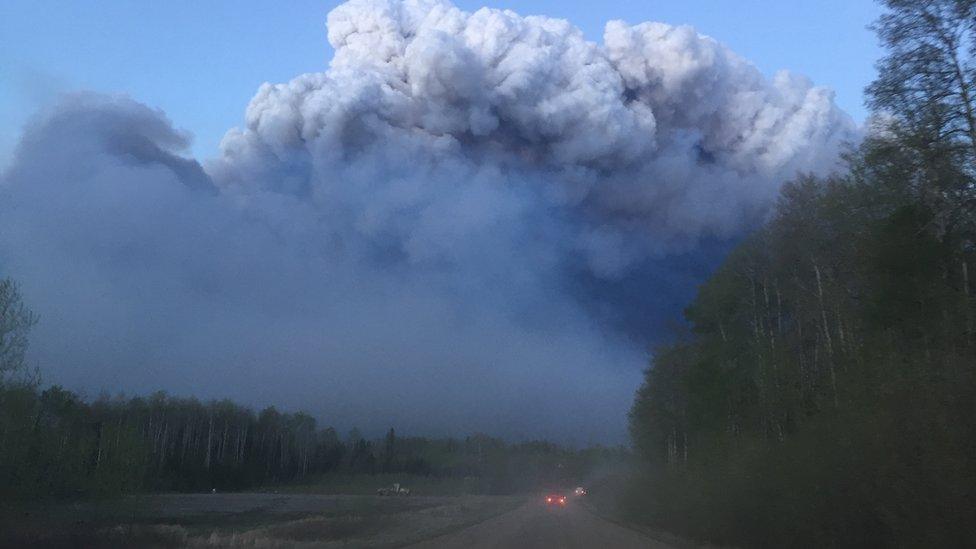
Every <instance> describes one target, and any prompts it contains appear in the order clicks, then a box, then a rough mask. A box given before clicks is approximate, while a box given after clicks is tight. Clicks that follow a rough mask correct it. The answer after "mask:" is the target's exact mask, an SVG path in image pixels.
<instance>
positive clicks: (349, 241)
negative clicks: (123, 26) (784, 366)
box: [0, 0, 858, 443]
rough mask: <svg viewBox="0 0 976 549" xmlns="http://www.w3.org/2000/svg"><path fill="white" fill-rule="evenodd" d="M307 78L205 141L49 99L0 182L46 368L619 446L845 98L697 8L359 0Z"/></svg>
mask: <svg viewBox="0 0 976 549" xmlns="http://www.w3.org/2000/svg"><path fill="white" fill-rule="evenodd" d="M328 37H329V42H330V43H331V45H332V46H333V48H334V49H335V56H334V58H333V59H332V61H331V63H330V66H329V67H328V69H327V70H325V71H324V72H322V73H314V74H305V75H300V76H298V77H296V78H295V79H294V80H292V81H291V82H288V83H284V84H265V85H263V86H261V88H260V89H259V90H258V91H257V94H256V95H255V97H254V98H253V99H252V101H251V103H250V104H249V105H248V106H247V110H246V113H245V119H244V125H243V126H242V127H241V128H235V129H232V130H230V131H229V132H228V133H227V134H226V136H225V137H224V139H223V142H222V143H221V154H220V156H219V157H218V158H214V159H209V160H207V161H205V162H202V163H201V162H198V161H197V160H194V159H192V158H188V157H186V156H185V151H186V150H187V147H188V143H189V137H188V135H187V134H185V133H183V132H181V131H179V130H177V129H174V128H173V127H172V125H171V124H170V122H169V121H168V120H167V119H166V117H165V115H164V114H163V113H161V112H159V111H155V110H153V109H151V108H149V107H146V106H144V105H141V104H139V103H138V102H136V101H134V100H132V99H129V98H126V97H119V96H105V95H99V94H92V93H82V94H74V95H70V96H66V97H64V98H63V99H62V100H61V101H60V102H59V103H58V104H57V105H55V106H53V107H51V108H49V109H47V110H45V111H44V112H42V113H40V114H38V116H37V117H36V118H35V119H34V120H33V122H32V123H31V124H30V125H29V126H28V127H27V128H26V130H25V132H24V134H23V136H22V138H21V142H20V145H19V147H18V149H17V150H16V152H15V155H14V158H13V160H12V162H11V164H10V165H9V166H8V168H7V169H6V170H5V171H4V172H3V174H2V176H0V177H2V179H0V274H6V275H11V276H13V277H15V278H16V279H18V281H19V282H20V283H21V285H22V287H23V290H24V293H25V296H26V297H27V300H28V302H29V303H30V304H31V306H32V307H33V308H34V309H35V310H36V311H37V312H38V313H39V314H40V316H41V324H40V325H39V326H38V327H37V329H36V331H35V333H34V336H33V347H32V349H33V351H32V357H33V359H34V361H35V362H36V363H37V364H38V365H39V366H40V367H41V368H42V370H43V372H44V374H45V379H46V381H50V382H57V383H63V384H65V385H67V386H68V387H71V388H84V389H88V390H89V391H91V392H97V391H98V390H100V389H101V388H106V389H109V390H112V391H115V390H119V389H123V390H125V391H127V392H146V391H151V390H156V389H166V390H169V391H172V392H175V393H178V394H193V395H197V396H201V397H205V398H209V397H230V398H235V399H240V400H242V401H244V402H248V403H252V404H255V405H265V404H275V405H278V406H284V407H287V408H304V409H306V410H308V411H310V412H312V413H314V414H315V415H317V416H318V417H319V418H320V419H321V420H322V421H324V422H326V423H329V424H335V425H336V426H338V427H340V428H349V427H352V426H354V425H356V426H359V427H360V428H362V429H364V430H367V431H371V432H372V431H377V430H379V429H383V428H386V427H389V426H391V425H392V426H395V427H396V428H397V429H402V430H404V431H405V432H411V433H420V434H445V433H450V434H460V433H467V432H472V431H485V432H489V433H492V434H499V435H506V436H510V437H536V436H544V437H550V438H553V439H556V440H561V441H571V442H577V443H588V442H621V441H623V440H624V438H625V433H626V424H625V417H626V410H627V409H628V407H629V406H630V403H631V400H632V394H633V391H634V390H635V388H636V387H637V384H638V383H639V381H640V377H641V376H640V374H641V370H642V369H643V368H644V367H645V365H646V363H647V357H648V354H647V353H648V351H647V345H648V343H649V342H652V341H654V340H656V339H659V338H660V337H662V336H663V335H664V333H663V332H662V331H661V330H662V325H663V323H664V321H665V320H666V319H669V318H674V317H676V316H677V315H678V314H679V313H680V306H681V304H682V303H683V298H684V296H687V295H690V291H691V290H692V289H693V286H694V284H695V283H696V282H697V281H698V280H700V279H701V278H702V277H703V275H704V274H705V273H706V272H707V269H708V267H709V266H710V265H712V264H714V262H715V261H717V259H718V258H717V257H716V251H717V250H721V249H722V247H723V244H722V243H723V242H728V241H730V240H734V239H735V238H736V237H737V236H739V235H741V234H742V233H743V231H744V230H746V229H748V228H749V227H750V226H753V225H754V224H756V223H757V222H758V221H759V220H761V219H762V217H763V215H764V214H765V212H766V211H767V209H768V208H769V206H770V204H771V202H772V200H773V199H774V198H775V196H776V193H777V191H778V188H779V186H780V185H781V183H782V182H783V181H784V180H786V179H789V178H790V177H792V176H793V175H795V174H796V173H797V172H798V171H806V172H815V173H824V172H827V171H830V170H832V169H833V168H834V167H835V166H836V163H837V158H838V154H839V153H840V151H841V149H842V147H843V146H844V144H845V143H847V142H851V141H855V140H856V139H857V138H858V129H857V128H856V127H855V125H854V124H853V122H852V121H851V119H850V118H849V117H848V116H847V115H846V114H845V113H844V112H842V111H840V110H839V109H838V108H837V107H836V106H835V105H834V103H833V97H832V93H831V92H830V91H829V90H828V89H825V88H822V87H817V86H814V85H813V84H812V83H811V82H809V81H808V80H807V79H805V78H803V77H801V76H797V75H793V74H790V73H787V72H783V73H780V74H778V75H776V76H775V77H774V78H773V79H771V80H770V79H767V78H765V77H764V76H763V75H762V74H761V73H760V72H759V71H758V70H757V69H756V68H755V67H754V66H753V65H751V64H750V63H749V62H747V61H745V60H743V59H741V58H739V57H738V56H736V55H735V54H734V53H732V52H731V51H729V50H728V49H727V48H725V47H724V46H722V45H721V44H720V43H718V42H716V41H715V40H713V39H711V38H708V37H703V36H701V35H698V34H697V33H696V32H695V31H694V30H693V29H691V28H689V27H672V26H668V25H665V24H661V23H642V24H639V25H636V26H630V25H628V24H626V23H624V22H621V21H611V22H610V23H608V24H607V26H606V31H605V36H604V40H603V44H596V43H592V42H588V41H586V40H585V39H584V38H583V36H582V33H581V32H580V31H579V30H578V29H576V28H575V27H573V26H572V25H571V24H570V23H569V22H566V21H563V20H557V19H548V18H545V17H521V16H519V15H518V14H515V13H513V12H510V11H500V10H494V9H487V8H485V9H481V10H478V11H477V12H475V13H466V12H463V11H461V10H459V9H458V8H456V7H454V6H453V5H452V4H450V3H448V2H443V1H425V0H406V1H402V2H401V1H393V0H388V1H381V0H352V1H350V2H348V3H346V4H343V5H341V6H339V7H337V8H336V9H335V10H333V11H332V12H331V13H330V14H329V15H328Z"/></svg>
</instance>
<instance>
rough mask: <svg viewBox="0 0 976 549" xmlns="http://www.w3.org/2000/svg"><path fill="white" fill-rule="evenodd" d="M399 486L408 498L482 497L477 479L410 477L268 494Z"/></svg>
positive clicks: (335, 481) (363, 478)
mask: <svg viewBox="0 0 976 549" xmlns="http://www.w3.org/2000/svg"><path fill="white" fill-rule="evenodd" d="M395 482H399V483H400V485H401V486H403V487H405V488H409V489H410V494H411V496H464V495H478V494H483V493H484V491H483V490H482V486H481V484H482V481H481V479H478V478H474V477H469V478H436V477H431V476H413V475H396V474H389V475H383V474H380V475H328V476H324V477H321V478H319V479H315V480H312V481H310V482H305V483H302V484H297V485H286V486H279V487H275V488H272V489H270V490H268V491H277V492H279V493H290V494H346V495H376V490H378V489H379V488H384V487H389V486H392V485H393V483H395Z"/></svg>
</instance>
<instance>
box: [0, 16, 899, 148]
mask: <svg viewBox="0 0 976 549" xmlns="http://www.w3.org/2000/svg"><path fill="white" fill-rule="evenodd" d="M455 3H456V4H457V5H459V6H460V7H462V8H463V9H465V10H468V11H473V10H475V9H477V8H479V7H481V6H484V5H487V6H490V7H496V8H508V9H513V10H515V11H517V12H519V13H521V14H525V15H528V14H543V15H549V16H553V17H562V18H566V19H569V20H570V21H572V22H573V23H574V24H575V25H576V26H578V27H580V28H581V29H583V32H584V33H585V34H586V35H587V37H588V38H589V39H591V40H594V41H601V40H602V34H603V25H604V23H605V22H606V21H608V20H610V19H623V20H625V21H627V22H630V23H637V22H640V21H647V20H657V21H663V22H667V23H673V24H690V25H692V26H694V27H696V28H697V29H698V30H699V32H702V33H704V34H707V35H710V36H712V37H714V38H716V39H718V40H719V41H721V42H724V43H725V44H728V45H729V46H730V47H731V48H732V49H733V50H735V51H736V52H738V53H739V54H740V55H742V56H743V57H745V58H747V59H749V60H751V61H752V62H754V63H755V64H756V65H757V66H758V67H759V68H760V69H761V70H762V71H763V72H764V73H766V74H772V73H774V72H775V71H777V70H779V69H790V70H793V71H795V72H798V73H802V74H806V75H807V76H809V77H811V78H812V79H813V80H814V81H815V82H816V83H818V84H823V85H827V86H830V87H832V88H833V89H835V90H836V91H837V102H838V104H839V105H840V106H841V107H842V108H844V109H845V110H847V111H848V112H849V113H851V114H852V115H853V116H854V118H855V119H857V120H859V121H860V120H863V118H864V116H865V114H866V113H865V110H864V107H863V100H862V90H863V88H864V86H865V85H866V84H868V83H869V82H870V81H871V79H872V78H873V75H874V69H873V63H874V60H875V59H876V58H877V57H878V56H879V53H880V52H879V50H878V48H877V45H876V40H875V38H874V35H873V34H872V33H871V32H870V31H869V30H867V29H866V28H865V27H866V26H867V25H868V24H869V23H870V22H871V21H873V20H874V19H875V17H877V15H878V13H879V12H880V10H879V8H878V7H877V6H876V5H875V3H874V2H873V1H872V0H817V1H816V2H812V1H803V2H784V1H782V0H739V1H736V2H732V1H728V0H722V1H719V0H651V1H647V0H644V1H638V0H603V1H601V2H596V3H594V2H586V1H581V0H558V1H557V0H488V1H485V0H457V1H456V2H455ZM337 4H338V2H336V1H324V0H289V1H287V2H267V1H263V2H261V1H257V0H236V1H229V0H221V1H216V0H213V1H204V2H199V1H189V0H171V1H167V2H148V1H143V2H136V1H132V0H101V1H99V2H76V1H75V2H73V1H55V0H4V2H2V5H0V127H2V128H3V131H2V132H0V166H3V165H6V163H7V161H8V160H9V158H10V154H11V151H12V149H13V147H14V145H15V143H16V140H17V138H18V136H19V134H20V128H21V127H22V126H23V124H24V123H25V121H26V120H27V119H28V118H29V116H30V115H31V114H32V113H33V112H34V111H36V110H37V109H38V108H39V107H41V106H43V105H44V104H46V103H48V102H50V101H52V100H53V99H54V98H55V97H56V96H57V94H58V93H61V92H64V91H72V90H80V89H86V90H96V91H101V92H109V93H126V94H128V95H130V96H132V97H133V98H135V99H137V100H139V101H141V102H143V103H146V104H148V105H150V106H152V107H155V108H159V109H162V110H163V111H165V112H166V114H167V115H168V116H169V118H170V119H171V120H173V122H174V123H175V124H176V126H178V127H180V128H182V129H185V130H189V131H190V132H191V133H192V134H194V136H195V140H194V146H193V152H194V154H195V155H196V156H198V157H209V156H213V155H214V154H215V153H216V151H217V144H218V143H219V141H220V138H221V136H222V135H223V134H224V132H226V131H227V130H228V129H229V128H231V127H233V126H236V125H239V124H240V123H241V121H242V119H243V112H244V108H245V106H246V105H247V102H248V100H249V99H250V98H251V96H252V95H253V94H254V92H255V90H256V89H257V87H258V86H259V85H260V84H261V83H262V82H266V81H268V82H282V81H287V80H289V79H291V78H292V77H294V76H295V75H297V74H300V73H303V72H312V71H321V70H323V69H324V68H325V67H326V64H327V63H328V60H329V59H330V58H331V56H332V50H331V48H330V47H329V45H328V43H327V41H326V37H325V33H326V31H325V16H326V14H327V13H328V11H329V10H330V9H332V8H333V7H334V6H335V5H337Z"/></svg>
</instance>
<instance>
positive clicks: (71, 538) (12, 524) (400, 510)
mask: <svg viewBox="0 0 976 549" xmlns="http://www.w3.org/2000/svg"><path fill="white" fill-rule="evenodd" d="M523 501H524V498H518V497H499V496H459V497H449V496H411V497H378V496H357V495H342V496H340V495H317V494H275V493H234V494H161V495H144V496H133V497H128V498H124V499H120V500H112V501H105V502H90V503H80V504H70V505H59V506H54V507H52V508H46V509H43V510H42V509H38V510H35V511H31V512H24V511H19V512H18V513H17V514H16V515H13V514H12V513H10V512H8V513H5V516H4V519H3V522H2V523H0V531H2V532H3V534H2V535H0V545H3V546H20V545H22V544H23V543H26V542H29V543H30V545H31V546H34V547H36V546H44V547H72V546H84V547H121V546H140V547H181V546H190V547H213V546H217V547H313V546H314V547H333V546H335V547H338V546H350V545H352V546H356V547H395V546H401V545H404V544H408V543H412V542H417V541H421V540H424V539H428V538H431V537H435V536H439V535H444V534H447V533H450V532H452V531H455V530H459V529H462V528H465V527H467V526H470V525H473V524H477V523H480V522H483V521H485V520H487V519H489V518H491V517H494V516H496V515H499V514H502V513H504V512H506V511H509V510H511V509H513V508H515V507H516V506H517V505H519V504H520V503H522V502H523Z"/></svg>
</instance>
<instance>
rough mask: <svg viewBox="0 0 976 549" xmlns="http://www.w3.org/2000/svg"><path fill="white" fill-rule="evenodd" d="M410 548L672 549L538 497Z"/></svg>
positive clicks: (577, 505)
mask: <svg viewBox="0 0 976 549" xmlns="http://www.w3.org/2000/svg"><path fill="white" fill-rule="evenodd" d="M410 547H412V548H414V549H428V548H430V549H433V548H441V547H444V548H453V547H457V548H466V549H470V548H475V549H479V548H481V549H488V548H505V547H518V548H528V549H531V548H537V547H538V548H542V547H545V548H547V549H551V548H591V547H594V548H604V547H613V548H615V549H629V548H653V549H674V546H671V545H668V544H666V543H662V542H660V541H658V540H655V539H652V538H649V537H647V536H645V535H643V534H641V533H639V532H636V531H634V530H630V529H627V528H624V527H622V526H618V525H617V524H614V523H612V522H609V521H607V520H604V519H602V518H600V517H598V516H596V515H594V514H593V513H591V512H590V511H589V510H587V509H586V508H585V506H584V505H583V503H582V502H581V501H578V500H575V499H571V500H570V501H568V502H567V504H566V507H553V506H548V505H546V503H545V501H544V498H543V497H541V496H540V497H538V498H534V499H533V500H532V501H530V502H529V503H526V504H525V505H523V506H521V507H519V508H517V509H515V510H514V511H510V512H508V513H505V514H503V515H500V516H497V517H495V518H492V519H489V520H487V521H485V522H482V523H480V524H476V525H474V526H471V527H469V528H465V529H464V530H461V531H459V532H455V533H452V534H447V535H445V536H441V537H438V538H434V539H430V540H427V541H424V542H421V543H419V544H416V545H411V546H410Z"/></svg>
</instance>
